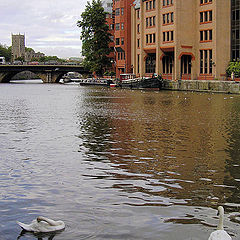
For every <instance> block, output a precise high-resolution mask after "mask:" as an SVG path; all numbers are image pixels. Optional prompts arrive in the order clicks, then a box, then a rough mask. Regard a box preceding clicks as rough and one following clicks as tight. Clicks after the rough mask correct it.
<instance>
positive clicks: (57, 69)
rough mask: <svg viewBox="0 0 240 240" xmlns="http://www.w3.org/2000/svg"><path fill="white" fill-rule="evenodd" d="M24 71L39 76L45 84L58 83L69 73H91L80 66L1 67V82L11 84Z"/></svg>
mask: <svg viewBox="0 0 240 240" xmlns="http://www.w3.org/2000/svg"><path fill="white" fill-rule="evenodd" d="M23 71H30V72H33V73H35V74H37V75H38V76H39V77H40V78H41V79H42V81H43V82H44V83H58V82H59V80H60V79H61V78H62V76H63V75H64V74H66V73H68V72H78V73H80V74H84V73H89V72H88V71H87V70H85V69H84V68H83V67H82V66H79V65H76V66H75V65H74V66H68V65H0V82H9V81H10V80H11V79H12V77H13V76H14V75H16V74H17V73H20V72H23Z"/></svg>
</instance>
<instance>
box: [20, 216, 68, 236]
mask: <svg viewBox="0 0 240 240" xmlns="http://www.w3.org/2000/svg"><path fill="white" fill-rule="evenodd" d="M17 224H18V225H19V226H20V227H21V228H22V229H23V230H25V231H28V232H35V233H47V232H55V231H60V230H63V229H64V228H65V224H64V222H63V221H54V220H52V219H49V218H46V217H42V216H39V217H37V219H34V220H33V221H32V222H31V223H30V224H25V223H21V222H18V221H17Z"/></svg>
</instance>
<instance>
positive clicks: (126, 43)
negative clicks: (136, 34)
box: [102, 0, 133, 77]
mask: <svg viewBox="0 0 240 240" xmlns="http://www.w3.org/2000/svg"><path fill="white" fill-rule="evenodd" d="M102 3H103V7H104V9H105V11H106V12H108V14H107V18H106V20H107V24H109V28H110V32H111V34H112V35H113V40H114V42H113V44H112V45H111V46H112V47H113V48H114V53H113V55H112V56H111V57H113V58H114V68H115V70H116V77H119V75H120V74H121V73H130V72H132V65H131V5H132V3H133V0H114V1H112V0H104V1H102ZM110 4H112V8H111V9H110V8H109V7H110Z"/></svg>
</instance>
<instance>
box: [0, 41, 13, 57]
mask: <svg viewBox="0 0 240 240" xmlns="http://www.w3.org/2000/svg"><path fill="white" fill-rule="evenodd" d="M11 54H12V51H11V47H7V46H5V45H2V44H0V57H5V59H6V61H10V60H11Z"/></svg>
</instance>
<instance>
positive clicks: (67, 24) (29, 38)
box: [0, 0, 87, 58]
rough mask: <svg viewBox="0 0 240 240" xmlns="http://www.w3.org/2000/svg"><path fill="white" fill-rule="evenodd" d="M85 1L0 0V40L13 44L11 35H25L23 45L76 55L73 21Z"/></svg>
mask: <svg viewBox="0 0 240 240" xmlns="http://www.w3.org/2000/svg"><path fill="white" fill-rule="evenodd" d="M86 3H87V0H0V43H1V44H6V45H7V46H11V45H12V40H11V34H12V33H13V34H19V33H21V34H25V41H26V43H25V44H26V47H31V48H33V49H34V50H35V51H36V52H38V51H40V52H43V53H45V54H46V55H56V56H58V57H60V58H68V57H79V56H80V52H81V41H80V33H81V32H80V28H78V27H77V25H76V23H77V21H78V20H80V16H81V13H82V12H83V11H84V10H85V5H86Z"/></svg>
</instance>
